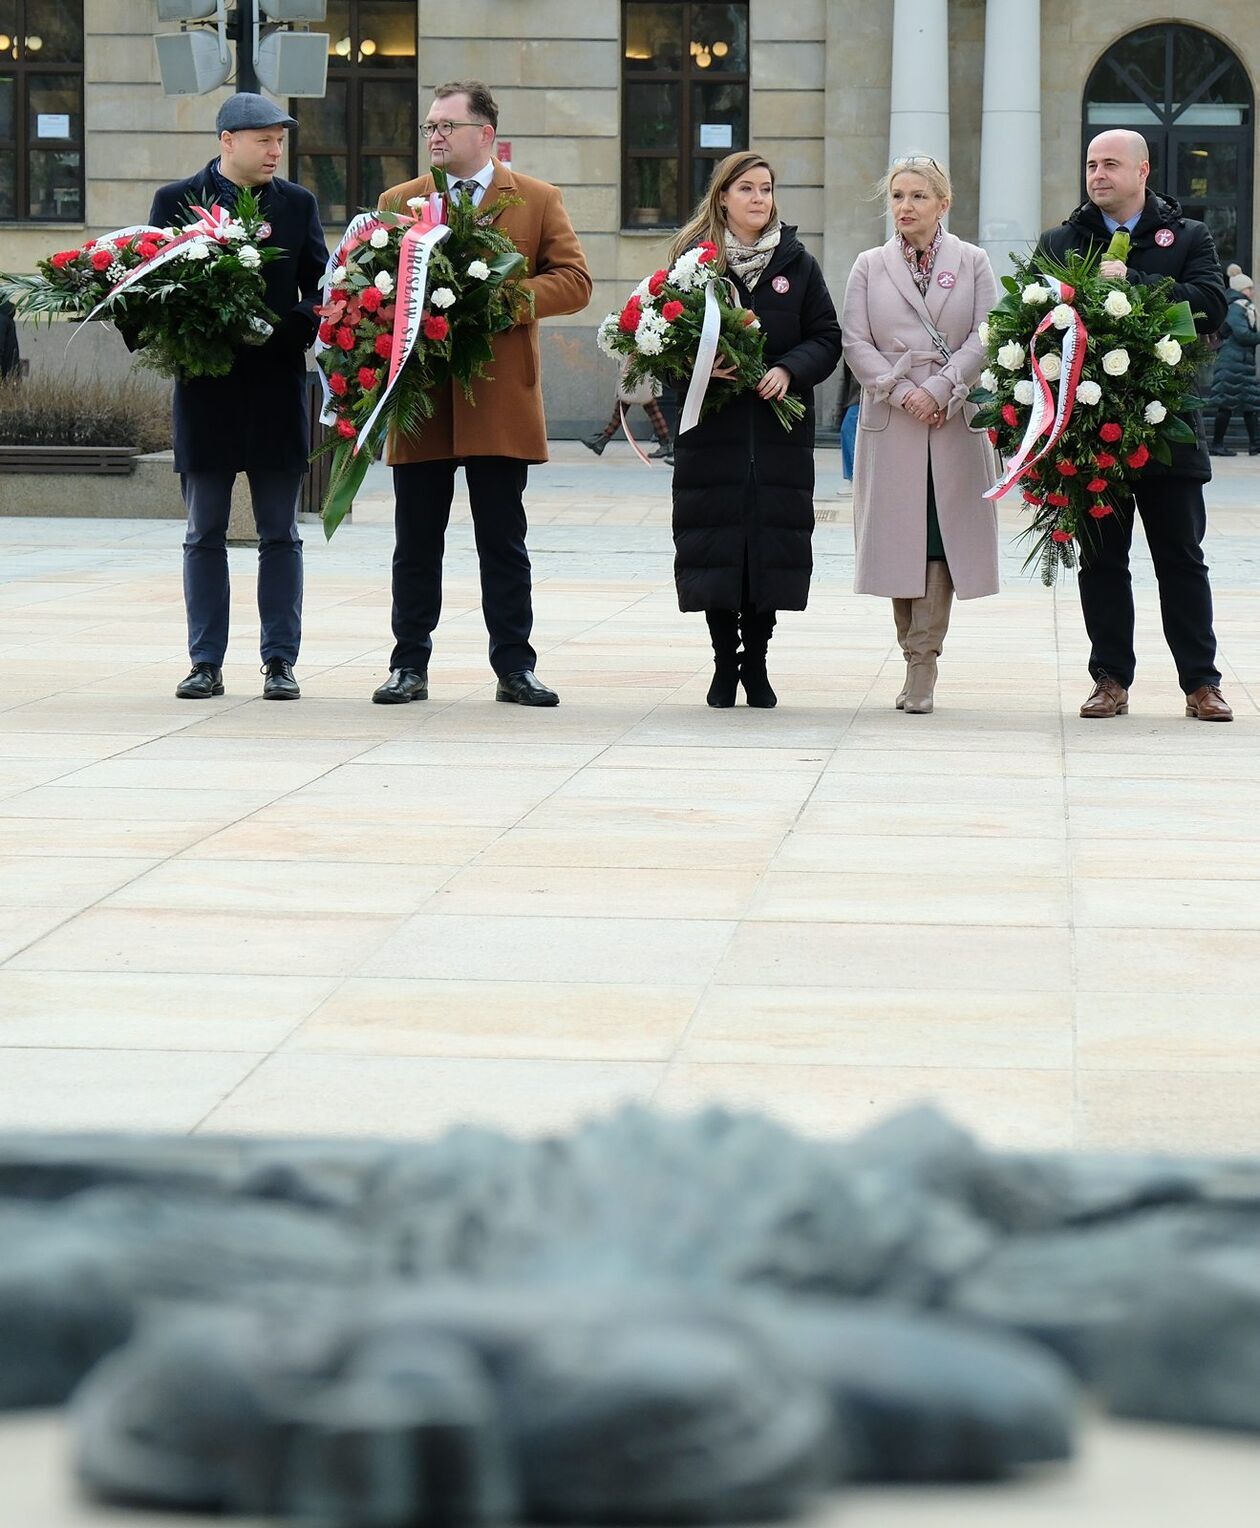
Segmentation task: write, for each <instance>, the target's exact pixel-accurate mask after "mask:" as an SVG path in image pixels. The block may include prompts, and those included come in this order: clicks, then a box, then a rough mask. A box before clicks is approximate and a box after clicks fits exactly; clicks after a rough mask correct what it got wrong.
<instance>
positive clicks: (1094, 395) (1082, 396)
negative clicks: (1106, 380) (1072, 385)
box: [1076, 382, 1102, 404]
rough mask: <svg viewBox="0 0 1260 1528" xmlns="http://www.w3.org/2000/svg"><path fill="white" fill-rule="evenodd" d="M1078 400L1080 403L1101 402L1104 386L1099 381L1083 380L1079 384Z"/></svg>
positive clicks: (1077, 389)
mask: <svg viewBox="0 0 1260 1528" xmlns="http://www.w3.org/2000/svg"><path fill="white" fill-rule="evenodd" d="M1076 401H1077V402H1078V403H1088V404H1094V403H1100V402H1101V401H1102V388H1101V387H1099V385H1098V383H1097V382H1081V383H1078V384H1077V388H1076Z"/></svg>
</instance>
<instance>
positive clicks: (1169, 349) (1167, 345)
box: [1155, 334, 1181, 366]
mask: <svg viewBox="0 0 1260 1528" xmlns="http://www.w3.org/2000/svg"><path fill="white" fill-rule="evenodd" d="M1155 354H1156V355H1157V356H1158V357H1159V358H1160V360H1161V361H1162V362H1163V363H1164V365H1165V366H1176V365H1177V364H1178V363H1179V362H1180V360H1181V346H1180V345H1179V344H1178V343H1177V341H1176V340H1175V339H1172V338H1171V337H1170V336H1169V335H1167V334H1166V335H1165V336H1164V337H1163V339H1162V340H1156V341H1155Z"/></svg>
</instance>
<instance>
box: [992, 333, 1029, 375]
mask: <svg viewBox="0 0 1260 1528" xmlns="http://www.w3.org/2000/svg"><path fill="white" fill-rule="evenodd" d="M997 363H998V365H999V366H1003V367H1005V368H1006V370H1007V371H1018V370H1019V369H1020V367H1021V366H1022V365H1023V364H1024V347H1023V346H1022V345H1021V344H1020V343H1019V342H1018V340H1007V342H1006V344H1005V345H1003V346H1002V348H1001V350H999V351H998V353H997Z"/></svg>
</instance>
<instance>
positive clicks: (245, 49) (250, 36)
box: [233, 0, 258, 95]
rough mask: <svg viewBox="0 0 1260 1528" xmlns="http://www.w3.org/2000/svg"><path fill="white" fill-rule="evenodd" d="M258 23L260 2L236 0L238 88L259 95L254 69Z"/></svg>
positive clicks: (256, 73)
mask: <svg viewBox="0 0 1260 1528" xmlns="http://www.w3.org/2000/svg"><path fill="white" fill-rule="evenodd" d="M257 22H258V0H236V27H235V30H234V33H233V35H234V36H235V38H236V88H237V89H238V90H252V91H253V92H254V94H255V95H257V94H258V72H257V70H256V69H255V68H254V34H255V28H256V26H257Z"/></svg>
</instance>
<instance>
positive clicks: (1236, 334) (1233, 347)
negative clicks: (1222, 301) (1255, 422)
mask: <svg viewBox="0 0 1260 1528" xmlns="http://www.w3.org/2000/svg"><path fill="white" fill-rule="evenodd" d="M1252 311H1253V312H1254V309H1253V310H1252ZM1257 345H1260V329H1257V328H1256V327H1255V326H1254V325H1253V324H1252V323H1251V321H1250V314H1249V312H1248V307H1247V299H1246V298H1245V297H1244V296H1243V294H1242V293H1241V292H1231V293H1230V301H1229V311H1228V312H1227V313H1226V315H1225V323H1224V325H1223V326H1222V328H1221V348H1220V349H1219V350H1218V351H1217V352H1216V369H1215V371H1213V373H1212V398H1211V401H1212V404H1213V406H1214V407H1215V408H1218V409H1229V410H1230V411H1231V412H1232V413H1241V414H1253V413H1256V412H1260V375H1257V373H1256V346H1257Z"/></svg>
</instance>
